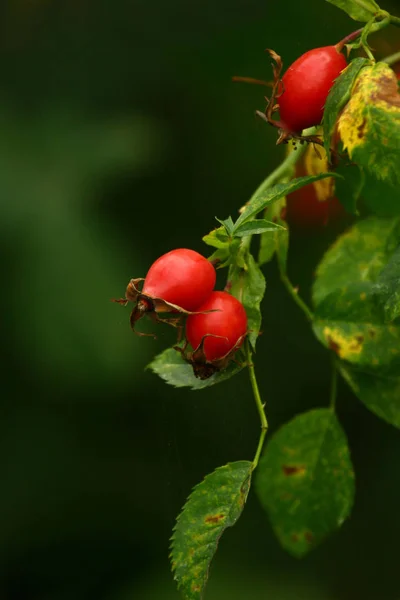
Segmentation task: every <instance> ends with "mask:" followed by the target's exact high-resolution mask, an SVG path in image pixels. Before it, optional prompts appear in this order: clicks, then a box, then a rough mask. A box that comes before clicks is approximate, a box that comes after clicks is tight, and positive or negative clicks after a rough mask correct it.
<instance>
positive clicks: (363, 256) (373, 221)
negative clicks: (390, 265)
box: [313, 217, 400, 306]
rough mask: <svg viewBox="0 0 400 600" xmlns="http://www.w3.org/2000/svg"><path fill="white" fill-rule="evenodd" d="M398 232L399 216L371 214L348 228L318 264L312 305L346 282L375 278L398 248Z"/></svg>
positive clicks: (399, 230) (399, 234)
mask: <svg viewBox="0 0 400 600" xmlns="http://www.w3.org/2000/svg"><path fill="white" fill-rule="evenodd" d="M399 236H400V219H381V218H378V217H370V218H368V219H364V220H362V221H359V222H358V223H356V225H354V226H353V227H351V228H350V229H348V230H347V231H346V232H345V233H344V234H343V235H341V236H340V237H339V238H338V239H337V240H336V242H335V243H334V244H333V246H331V248H330V249H329V250H328V251H327V252H326V254H325V255H324V257H323V258H322V260H321V262H320V263H319V265H318V267H317V270H316V280H315V282H314V285H313V302H314V305H315V306H318V305H319V304H320V303H321V302H322V300H323V299H324V298H325V297H326V296H328V295H329V294H331V293H332V292H334V291H335V290H342V289H344V288H346V287H347V286H348V284H349V283H357V282H368V281H369V282H374V281H376V280H377V279H378V276H379V274H380V272H381V271H382V269H383V267H384V266H385V265H386V263H387V262H388V261H389V259H390V257H391V256H392V254H393V252H394V251H395V249H396V248H397V245H398V240H399Z"/></svg>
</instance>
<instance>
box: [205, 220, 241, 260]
mask: <svg viewBox="0 0 400 600" xmlns="http://www.w3.org/2000/svg"><path fill="white" fill-rule="evenodd" d="M203 242H205V243H206V244H207V245H208V246H212V247H213V248H216V249H217V250H216V251H215V252H214V253H213V254H212V255H211V256H210V257H209V260H212V261H218V262H219V263H220V264H219V267H225V266H227V265H229V264H231V263H234V262H235V259H236V256H237V253H238V250H239V246H240V240H239V239H232V238H230V237H229V236H228V235H227V233H226V229H225V227H218V228H217V229H213V230H212V231H210V233H208V234H207V235H205V236H204V237H203Z"/></svg>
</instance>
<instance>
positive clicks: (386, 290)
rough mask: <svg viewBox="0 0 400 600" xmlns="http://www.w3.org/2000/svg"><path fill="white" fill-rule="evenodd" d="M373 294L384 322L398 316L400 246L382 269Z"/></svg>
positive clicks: (399, 307)
mask: <svg viewBox="0 0 400 600" xmlns="http://www.w3.org/2000/svg"><path fill="white" fill-rule="evenodd" d="M373 293H374V294H375V297H376V298H377V300H378V303H379V304H380V305H381V306H382V308H383V311H384V315H385V321H386V322H391V321H394V319H396V318H397V317H398V316H400V246H399V247H398V248H397V250H396V251H395V252H394V254H393V255H392V257H391V259H390V260H389V262H388V263H387V265H386V266H385V267H384V268H383V269H382V271H381V273H380V275H379V277H378V279H377V280H376V282H375V284H374V286H373Z"/></svg>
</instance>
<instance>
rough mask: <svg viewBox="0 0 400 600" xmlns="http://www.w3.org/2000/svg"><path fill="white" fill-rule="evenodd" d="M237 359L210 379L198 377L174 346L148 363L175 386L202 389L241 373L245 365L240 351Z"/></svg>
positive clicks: (150, 367) (148, 366) (149, 366)
mask: <svg viewBox="0 0 400 600" xmlns="http://www.w3.org/2000/svg"><path fill="white" fill-rule="evenodd" d="M236 359H237V361H238V362H233V361H231V362H230V363H229V365H228V366H227V367H226V369H224V370H223V371H219V372H217V373H214V375H212V376H211V377H209V379H198V378H197V377H195V376H194V374H193V368H192V366H191V365H190V364H189V363H188V362H186V361H185V360H184V359H183V358H182V355H181V354H180V353H179V352H178V351H177V350H174V349H173V348H167V350H164V351H163V352H161V354H158V355H157V356H156V357H155V358H154V360H153V361H152V362H151V363H150V364H149V365H147V368H148V369H151V370H152V371H153V373H155V374H156V375H158V376H159V377H161V379H163V380H164V381H165V382H166V383H168V384H169V385H173V386H174V387H190V388H191V389H192V390H202V389H204V388H206V387H210V386H211V385H215V384H216V383H221V381H226V380H227V379H230V378H231V377H233V376H234V375H236V374H237V373H239V371H241V370H242V369H243V367H244V366H245V361H244V359H243V360H242V361H241V362H240V351H239V352H238V354H237V355H236ZM239 363H240V364H239Z"/></svg>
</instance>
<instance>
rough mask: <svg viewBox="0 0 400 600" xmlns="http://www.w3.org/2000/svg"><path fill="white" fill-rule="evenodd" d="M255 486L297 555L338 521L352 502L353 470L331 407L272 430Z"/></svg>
mask: <svg viewBox="0 0 400 600" xmlns="http://www.w3.org/2000/svg"><path fill="white" fill-rule="evenodd" d="M292 465H293V467H292ZM293 468H294V469H295V471H294V472H293V471H292V469H293ZM256 491H257V494H258V497H259V498H260V501H261V504H262V506H263V507H264V508H265V510H266V511H267V512H268V515H269V517H270V520H271V523H272V526H273V528H274V530H275V533H276V535H277V537H278V539H279V541H280V543H281V544H282V546H283V547H284V548H285V549H286V550H288V551H289V552H290V553H291V554H294V555H295V556H303V555H305V554H306V553H307V552H309V551H310V550H311V549H312V548H314V547H315V546H316V545H318V544H319V543H320V542H321V541H322V540H323V539H324V538H325V537H326V536H327V535H329V534H330V533H332V532H333V531H334V530H335V529H337V528H338V527H340V525H341V524H342V523H343V521H344V520H345V519H346V518H347V517H348V516H349V514H350V511H351V507H352V504H353V498H354V473H353V467H352V464H351V459H350V452H349V449H348V446H347V440H346V436H345V434H344V432H343V430H342V428H341V427H340V424H339V422H338V420H337V418H336V416H335V414H334V412H333V411H332V410H330V409H326V408H322V409H317V410H311V411H309V412H307V413H304V414H302V415H299V416H297V417H295V418H294V419H293V420H292V421H290V422H289V423H287V424H286V425H284V426H283V427H281V429H279V431H278V432H277V433H275V434H274V435H273V436H272V438H271V439H270V441H269V442H268V444H267V447H266V449H265V451H264V454H263V456H262V458H261V460H260V462H259V465H258V468H257V471H256Z"/></svg>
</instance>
